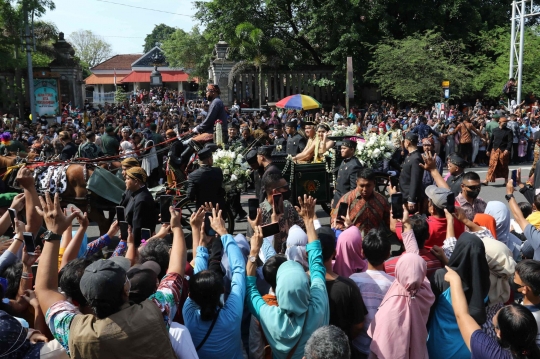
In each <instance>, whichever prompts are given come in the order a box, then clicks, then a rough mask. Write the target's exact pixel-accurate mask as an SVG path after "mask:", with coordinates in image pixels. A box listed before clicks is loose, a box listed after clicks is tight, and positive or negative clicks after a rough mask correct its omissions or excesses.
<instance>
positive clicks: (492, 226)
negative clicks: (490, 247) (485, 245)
mask: <svg viewBox="0 0 540 359" xmlns="http://www.w3.org/2000/svg"><path fill="white" fill-rule="evenodd" d="M473 222H474V223H476V224H477V225H479V226H480V227H483V228H484V230H486V231H489V234H490V235H491V237H493V239H497V222H495V218H493V216H490V215H489V214H485V213H477V214H475V215H474V219H473ZM475 234H476V235H478V237H480V238H482V237H484V236H483V235H482V234H480V233H476V232H475Z"/></svg>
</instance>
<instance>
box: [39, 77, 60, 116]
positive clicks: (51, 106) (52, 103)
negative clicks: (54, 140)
mask: <svg viewBox="0 0 540 359" xmlns="http://www.w3.org/2000/svg"><path fill="white" fill-rule="evenodd" d="M34 96H35V102H36V109H35V113H37V114H38V115H40V116H56V115H57V114H59V113H60V111H59V107H58V83H57V80H55V79H34Z"/></svg>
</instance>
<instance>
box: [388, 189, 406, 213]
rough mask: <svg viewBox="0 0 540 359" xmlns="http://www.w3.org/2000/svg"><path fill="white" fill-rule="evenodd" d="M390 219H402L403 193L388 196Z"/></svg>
mask: <svg viewBox="0 0 540 359" xmlns="http://www.w3.org/2000/svg"><path fill="white" fill-rule="evenodd" d="M390 202H391V206H392V218H394V219H403V193H399V192H398V193H394V194H393V195H391V196H390Z"/></svg>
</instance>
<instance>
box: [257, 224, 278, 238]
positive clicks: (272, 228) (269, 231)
mask: <svg viewBox="0 0 540 359" xmlns="http://www.w3.org/2000/svg"><path fill="white" fill-rule="evenodd" d="M261 230H262V236H263V238H267V237H270V236H273V235H276V234H278V233H279V223H278V222H276V223H270V224H267V225H264V226H261Z"/></svg>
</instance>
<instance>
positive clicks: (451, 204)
mask: <svg viewBox="0 0 540 359" xmlns="http://www.w3.org/2000/svg"><path fill="white" fill-rule="evenodd" d="M455 202H456V196H455V195H454V193H453V192H451V193H448V196H446V210H447V211H448V212H450V213H454V212H455V211H456V204H455Z"/></svg>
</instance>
